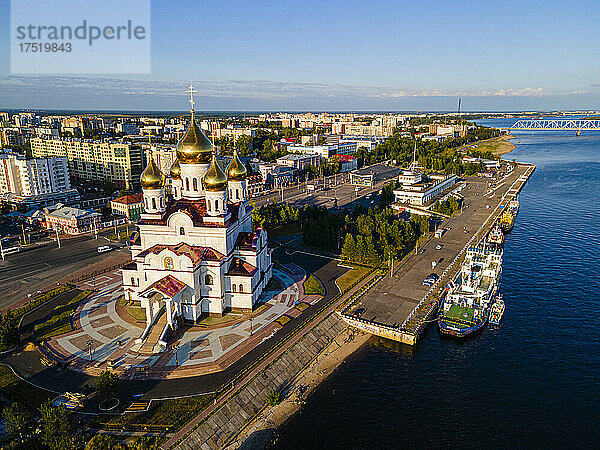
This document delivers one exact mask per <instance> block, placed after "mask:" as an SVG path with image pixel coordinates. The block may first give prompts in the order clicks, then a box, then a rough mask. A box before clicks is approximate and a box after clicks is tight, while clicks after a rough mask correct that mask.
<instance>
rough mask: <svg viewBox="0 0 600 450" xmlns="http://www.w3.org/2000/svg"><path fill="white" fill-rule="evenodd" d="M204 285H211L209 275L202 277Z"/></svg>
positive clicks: (211, 278) (211, 279) (211, 280)
mask: <svg viewBox="0 0 600 450" xmlns="http://www.w3.org/2000/svg"><path fill="white" fill-rule="evenodd" d="M204 284H213V277H212V276H211V275H208V274H206V275H205V277H204Z"/></svg>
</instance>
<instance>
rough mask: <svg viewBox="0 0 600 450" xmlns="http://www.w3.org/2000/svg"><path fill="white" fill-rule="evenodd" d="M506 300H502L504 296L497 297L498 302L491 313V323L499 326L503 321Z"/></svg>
mask: <svg viewBox="0 0 600 450" xmlns="http://www.w3.org/2000/svg"><path fill="white" fill-rule="evenodd" d="M504 308H505V306H504V300H503V299H502V295H500V294H498V295H497V296H496V301H495V302H494V304H493V305H492V309H491V311H490V318H489V322H490V323H493V324H495V325H498V324H499V323H500V321H501V320H502V316H503V315H504Z"/></svg>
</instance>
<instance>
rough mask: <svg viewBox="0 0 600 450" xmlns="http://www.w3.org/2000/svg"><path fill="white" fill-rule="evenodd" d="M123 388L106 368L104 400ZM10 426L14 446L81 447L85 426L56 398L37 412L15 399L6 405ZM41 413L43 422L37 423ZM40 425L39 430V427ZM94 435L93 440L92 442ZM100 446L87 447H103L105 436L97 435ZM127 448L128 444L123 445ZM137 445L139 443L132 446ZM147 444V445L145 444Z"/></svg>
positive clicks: (101, 385) (100, 381)
mask: <svg viewBox="0 0 600 450" xmlns="http://www.w3.org/2000/svg"><path fill="white" fill-rule="evenodd" d="M119 388H120V383H119V378H118V377H117V375H115V374H113V373H111V372H109V371H104V372H102V373H101V374H100V375H99V376H98V377H97V378H96V392H97V395H98V400H99V401H100V402H102V401H105V400H109V399H112V398H115V397H116V396H118V393H119ZM3 415H4V418H5V419H6V430H7V431H8V432H9V433H10V434H11V436H13V438H14V441H13V443H12V447H13V448H48V449H51V450H63V449H67V450H68V449H75V448H81V442H82V440H83V439H82V436H81V435H80V432H81V430H78V429H76V428H75V426H74V424H73V421H72V417H71V415H70V414H69V412H68V411H67V410H66V408H65V407H64V405H60V406H55V405H54V404H52V402H48V403H44V404H43V405H41V406H40V408H39V409H38V410H37V414H35V415H34V414H33V413H32V412H31V411H30V410H29V409H28V408H27V407H26V406H25V405H23V404H22V403H19V402H14V403H12V404H11V405H10V406H8V407H6V408H5V409H4V414H3ZM36 416H37V417H39V424H38V423H36ZM38 428H39V433H36V429H38ZM93 441H94V439H92V440H91V441H90V443H92V442H93ZM96 441H97V442H96V443H97V444H100V446H97V445H92V446H90V444H88V445H87V446H86V448H90V449H102V448H107V449H108V448H113V447H105V446H103V444H104V443H105V440H103V439H102V438H99V439H96ZM119 448H127V446H124V447H119ZM130 448H137V447H130ZM141 448H146V447H141Z"/></svg>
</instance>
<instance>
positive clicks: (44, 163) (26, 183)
mask: <svg viewBox="0 0 600 450" xmlns="http://www.w3.org/2000/svg"><path fill="white" fill-rule="evenodd" d="M70 189H71V183H70V181H69V170H68V164H67V158H65V157H56V158H32V159H26V158H25V157H24V156H21V155H16V154H11V153H2V154H0V194H6V193H12V194H17V195H19V196H22V197H33V196H42V195H46V194H53V193H57V192H64V191H68V190H70Z"/></svg>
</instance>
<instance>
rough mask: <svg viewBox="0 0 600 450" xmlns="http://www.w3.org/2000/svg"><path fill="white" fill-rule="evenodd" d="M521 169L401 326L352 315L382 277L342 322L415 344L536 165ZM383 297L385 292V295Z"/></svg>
mask: <svg viewBox="0 0 600 450" xmlns="http://www.w3.org/2000/svg"><path fill="white" fill-rule="evenodd" d="M519 166H520V167H521V168H523V169H524V173H523V174H522V175H519V176H518V177H517V178H516V179H515V180H514V181H513V183H512V184H511V185H510V187H508V189H506V191H505V193H504V195H503V196H502V198H501V200H500V201H499V203H498V204H497V206H496V207H495V208H494V209H493V210H492V212H491V213H490V214H489V215H488V216H487V218H486V219H485V221H484V222H483V223H482V224H481V226H480V227H479V229H478V230H477V231H476V232H475V233H473V234H472V237H471V239H470V240H469V241H468V242H467V243H466V244H465V245H464V246H463V247H462V248H461V250H460V251H459V252H458V254H456V256H455V257H454V259H453V260H452V262H451V263H450V264H449V265H448V266H447V267H446V269H445V270H444V272H443V273H442V275H441V276H440V278H439V279H438V281H437V282H436V283H435V284H434V285H433V286H432V287H431V288H430V289H429V290H428V291H427V292H426V293H425V295H424V296H423V297H422V298H421V300H420V301H419V302H418V304H417V305H416V306H415V307H414V309H412V311H411V312H410V314H408V316H407V317H406V318H405V319H404V321H403V322H402V324H401V325H399V326H392V325H390V324H386V323H382V322H380V321H376V320H374V319H372V320H368V319H364V318H362V317H357V316H356V315H353V314H352V312H351V310H352V309H353V305H356V304H357V303H358V302H360V300H361V298H362V297H363V296H365V294H367V292H369V290H376V289H377V288H378V287H379V286H378V283H377V282H380V281H381V278H379V279H377V280H376V281H377V282H376V283H373V284H372V285H370V286H369V287H368V289H366V290H364V291H362V292H361V293H360V295H359V296H357V297H356V298H355V299H354V300H353V302H352V303H351V304H350V305H348V306H347V307H346V308H344V310H342V311H341V312H340V313H339V314H340V316H341V317H342V319H343V320H344V321H345V322H346V323H347V324H348V325H350V326H352V327H354V328H358V329H360V330H362V331H366V332H368V333H371V334H374V335H376V336H380V337H383V338H387V339H391V340H394V341H398V342H402V343H404V344H408V345H415V344H416V343H417V340H418V339H419V336H420V335H421V333H422V332H423V331H424V330H425V328H426V327H427V325H428V324H429V323H431V322H433V321H434V319H435V315H436V313H437V310H438V307H439V296H440V295H441V294H442V291H443V288H444V286H445V285H446V284H447V283H448V281H449V280H450V279H452V277H453V276H454V275H455V274H456V272H457V271H458V270H459V268H460V264H461V263H462V261H463V258H464V255H465V252H466V250H467V249H468V248H469V246H471V245H472V244H474V243H475V242H477V241H479V240H481V239H482V238H483V237H484V236H485V235H486V234H487V233H488V232H489V230H490V229H491V227H492V226H493V225H494V223H495V222H496V221H497V219H498V217H499V216H500V214H501V213H502V211H503V210H504V208H505V207H506V206H507V205H508V204H509V203H510V201H511V200H514V199H515V198H516V197H517V196H518V194H519V192H521V190H522V189H523V187H524V186H525V183H527V180H528V179H529V177H530V176H531V174H532V173H533V172H534V170H535V165H533V164H525V163H519ZM383 294H386V293H385V292H384V293H383Z"/></svg>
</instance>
